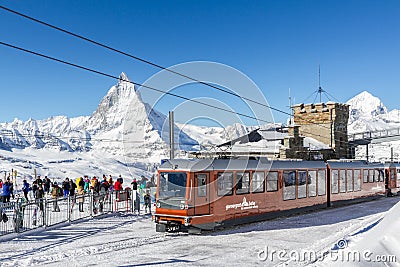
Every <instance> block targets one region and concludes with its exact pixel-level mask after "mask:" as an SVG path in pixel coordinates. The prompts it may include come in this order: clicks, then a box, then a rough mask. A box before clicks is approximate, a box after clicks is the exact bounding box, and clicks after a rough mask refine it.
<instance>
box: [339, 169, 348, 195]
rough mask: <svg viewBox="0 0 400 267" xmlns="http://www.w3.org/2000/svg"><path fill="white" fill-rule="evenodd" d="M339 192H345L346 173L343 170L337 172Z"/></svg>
mask: <svg viewBox="0 0 400 267" xmlns="http://www.w3.org/2000/svg"><path fill="white" fill-rule="evenodd" d="M339 192H340V193H344V192H346V171H345V170H340V171H339Z"/></svg>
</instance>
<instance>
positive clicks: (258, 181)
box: [251, 172, 264, 193]
mask: <svg viewBox="0 0 400 267" xmlns="http://www.w3.org/2000/svg"><path fill="white" fill-rule="evenodd" d="M251 192H252V193H258V192H264V172H253V177H252V179H251Z"/></svg>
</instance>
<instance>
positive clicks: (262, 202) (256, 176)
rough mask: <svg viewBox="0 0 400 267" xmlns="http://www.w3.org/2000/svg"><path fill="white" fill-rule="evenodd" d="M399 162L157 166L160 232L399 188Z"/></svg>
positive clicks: (207, 226)
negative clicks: (397, 163) (396, 163)
mask: <svg viewBox="0 0 400 267" xmlns="http://www.w3.org/2000/svg"><path fill="white" fill-rule="evenodd" d="M398 172H400V164H399V165H398V166H397V165H395V164H386V165H385V164H381V163H366V162H360V161H354V162H342V161H328V162H327V163H325V162H322V161H281V160H275V161H269V160H267V159H265V158H258V159H249V158H245V159H176V160H168V161H166V162H164V163H163V164H162V165H161V166H160V168H159V170H158V181H157V194H156V212H155V214H154V220H155V222H156V231H157V232H173V231H187V232H190V233H198V232H201V231H202V230H214V229H219V228H223V227H227V226H232V225H238V224H243V223H249V222H255V221H261V220H265V219H269V218H273V217H277V216H282V215H287V214H291V213H294V212H301V211H307V210H312V209H317V208H322V207H326V206H328V207H329V206H331V205H332V204H335V203H341V202H348V201H357V200H360V199H365V198H371V197H377V196H383V195H385V194H389V193H390V194H393V193H397V190H398V183H399V181H398V180H397V177H398V176H397V173H398Z"/></svg>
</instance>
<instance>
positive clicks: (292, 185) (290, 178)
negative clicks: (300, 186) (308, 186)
mask: <svg viewBox="0 0 400 267" xmlns="http://www.w3.org/2000/svg"><path fill="white" fill-rule="evenodd" d="M283 181H284V187H283V200H290V199H296V171H284V172H283Z"/></svg>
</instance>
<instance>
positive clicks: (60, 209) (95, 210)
mask: <svg viewBox="0 0 400 267" xmlns="http://www.w3.org/2000/svg"><path fill="white" fill-rule="evenodd" d="M148 190H149V191H150V192H151V193H152V194H151V195H152V196H154V194H153V192H154V190H155V188H151V189H148ZM132 193H133V191H132V190H129V189H127V190H122V191H112V192H105V193H94V194H91V193H89V194H85V195H76V196H69V197H66V198H64V197H59V198H51V197H50V198H43V199H38V200H33V201H28V202H26V201H24V199H23V198H18V199H17V201H15V202H9V203H0V237H1V236H4V235H7V234H12V233H22V232H26V231H30V230H33V229H37V228H40V227H49V226H53V225H56V224H59V223H65V222H72V221H76V220H81V219H85V218H93V217H96V216H99V215H103V214H107V213H114V212H139V211H140V209H141V207H143V203H144V202H143V193H144V191H138V192H137V194H136V196H132ZM153 203H154V202H153Z"/></svg>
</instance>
